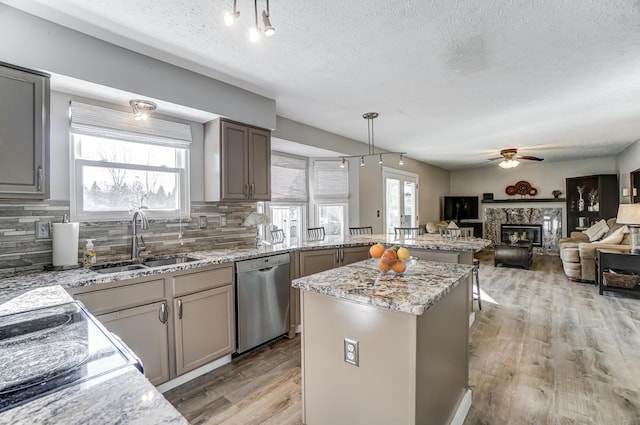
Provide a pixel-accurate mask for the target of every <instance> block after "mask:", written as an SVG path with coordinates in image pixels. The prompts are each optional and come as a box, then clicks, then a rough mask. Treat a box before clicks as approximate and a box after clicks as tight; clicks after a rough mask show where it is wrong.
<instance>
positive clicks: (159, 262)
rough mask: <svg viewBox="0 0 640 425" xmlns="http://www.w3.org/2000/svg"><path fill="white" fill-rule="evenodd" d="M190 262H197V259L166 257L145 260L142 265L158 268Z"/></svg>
mask: <svg viewBox="0 0 640 425" xmlns="http://www.w3.org/2000/svg"><path fill="white" fill-rule="evenodd" d="M192 261H198V259H197V258H192V257H186V256H179V257H167V258H147V259H146V260H144V265H145V266H147V267H160V266H170V265H173V264H182V263H190V262H192Z"/></svg>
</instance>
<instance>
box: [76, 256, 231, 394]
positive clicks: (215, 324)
mask: <svg viewBox="0 0 640 425" xmlns="http://www.w3.org/2000/svg"><path fill="white" fill-rule="evenodd" d="M69 292H70V293H71V294H72V295H73V297H74V298H75V299H77V300H79V301H81V302H82V303H83V304H84V305H85V306H86V307H87V308H88V309H89V311H90V312H91V313H93V314H94V315H96V317H97V318H98V320H100V321H101V322H102V323H103V324H104V325H105V327H106V328H107V329H108V330H109V331H111V332H113V333H114V334H116V335H118V336H119V337H120V338H121V339H122V340H123V341H124V342H125V344H127V345H128V346H129V347H131V349H132V350H133V351H134V352H135V353H136V354H137V355H138V357H140V360H142V364H143V366H144V372H145V376H146V377H147V378H148V379H149V381H151V382H152V383H153V384H154V385H159V384H162V383H163V382H166V381H168V380H170V379H174V378H176V377H177V376H180V375H182V374H183V373H185V372H188V371H190V370H193V369H195V368H197V367H200V366H203V365H205V364H207V363H209V362H211V361H214V360H217V359H219V358H221V357H223V356H225V355H227V354H231V353H233V352H234V351H235V344H236V341H235V304H234V303H235V286H234V273H233V265H231V264H221V265H215V266H209V267H203V268H199V269H194V270H189V271H176V272H170V273H166V274H159V275H154V276H152V277H143V278H138V279H131V280H125V281H118V282H110V283H105V284H98V285H91V286H83V287H78V288H73V289H70V290H69Z"/></svg>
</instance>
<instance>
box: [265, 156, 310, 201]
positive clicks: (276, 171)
mask: <svg viewBox="0 0 640 425" xmlns="http://www.w3.org/2000/svg"><path fill="white" fill-rule="evenodd" d="M271 201H273V202H307V161H306V160H305V159H301V158H293V157H289V156H284V155H277V154H272V155H271Z"/></svg>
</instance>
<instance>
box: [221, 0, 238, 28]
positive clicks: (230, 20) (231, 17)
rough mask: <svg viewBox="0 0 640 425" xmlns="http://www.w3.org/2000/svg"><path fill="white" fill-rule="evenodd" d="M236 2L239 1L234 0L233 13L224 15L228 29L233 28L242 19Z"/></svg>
mask: <svg viewBox="0 0 640 425" xmlns="http://www.w3.org/2000/svg"><path fill="white" fill-rule="evenodd" d="M236 1H237V0H233V12H227V13H225V14H224V23H225V24H226V25H227V26H228V27H232V26H233V25H234V24H235V23H236V21H237V20H238V18H239V17H240V12H238V11H237V10H236Z"/></svg>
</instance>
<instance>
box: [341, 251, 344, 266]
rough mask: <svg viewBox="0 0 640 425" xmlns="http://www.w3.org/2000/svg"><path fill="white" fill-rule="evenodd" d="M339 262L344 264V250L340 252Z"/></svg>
mask: <svg viewBox="0 0 640 425" xmlns="http://www.w3.org/2000/svg"><path fill="white" fill-rule="evenodd" d="M340 262H342V263H344V249H341V250H340Z"/></svg>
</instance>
